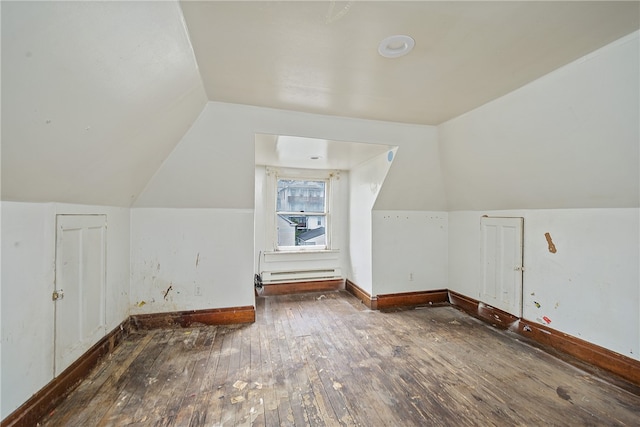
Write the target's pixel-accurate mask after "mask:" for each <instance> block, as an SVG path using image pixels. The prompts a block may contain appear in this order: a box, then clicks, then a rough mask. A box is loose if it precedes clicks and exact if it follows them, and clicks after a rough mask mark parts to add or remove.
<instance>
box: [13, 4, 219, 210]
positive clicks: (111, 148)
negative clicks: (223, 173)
mask: <svg viewBox="0 0 640 427" xmlns="http://www.w3.org/2000/svg"><path fill="white" fill-rule="evenodd" d="M1 7H2V198H3V200H17V201H38V202H47V201H56V202H72V203H84V204H100V205H114V206H130V205H131V202H132V201H133V200H134V199H135V198H136V197H137V195H138V193H139V192H140V191H142V189H143V188H144V186H145V185H146V183H147V182H148V180H149V179H150V177H151V176H152V175H153V173H154V172H155V171H156V170H157V168H158V167H159V165H160V164H161V163H162V161H163V160H164V159H165V158H166V157H167V155H168V154H169V153H170V152H171V150H172V149H173V147H174V146H175V145H176V144H177V142H178V141H179V140H180V138H181V137H182V136H183V134H184V133H185V132H186V130H187V129H188V128H189V126H190V125H191V124H192V123H193V121H194V120H195V118H196V117H197V115H198V114H199V113H200V112H201V111H202V108H203V106H204V105H205V103H206V95H205V92H204V89H203V87H202V81H201V79H200V75H199V73H198V69H197V64H196V61H195V57H194V55H193V51H192V49H191V45H190V43H189V39H188V36H187V32H186V30H185V28H184V23H183V20H182V12H181V10H180V7H179V5H178V3H176V2H6V1H3V2H2V6H1Z"/></svg>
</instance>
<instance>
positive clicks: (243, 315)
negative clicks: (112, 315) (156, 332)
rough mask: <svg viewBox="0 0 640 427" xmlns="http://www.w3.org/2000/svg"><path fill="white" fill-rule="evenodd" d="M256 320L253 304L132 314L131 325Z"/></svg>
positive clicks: (251, 321) (159, 325) (188, 324)
mask: <svg viewBox="0 0 640 427" xmlns="http://www.w3.org/2000/svg"><path fill="white" fill-rule="evenodd" d="M255 321H256V311H255V308H254V307H253V306H252V305H247V306H243V307H229V308H210V309H204V310H187V311H172V312H166V313H151V314H134V315H131V325H132V326H133V327H134V328H136V329H157V328H172V327H176V326H180V327H183V328H188V327H190V326H195V325H233V324H241V323H253V322H255Z"/></svg>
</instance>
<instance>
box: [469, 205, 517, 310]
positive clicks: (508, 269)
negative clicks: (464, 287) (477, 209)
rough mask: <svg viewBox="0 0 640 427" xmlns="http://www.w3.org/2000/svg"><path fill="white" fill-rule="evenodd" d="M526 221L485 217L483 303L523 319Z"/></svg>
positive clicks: (481, 291) (481, 296) (482, 221)
mask: <svg viewBox="0 0 640 427" xmlns="http://www.w3.org/2000/svg"><path fill="white" fill-rule="evenodd" d="M523 222H524V219H523V218H488V217H482V218H481V220H480V225H481V229H482V250H481V252H482V253H481V259H482V287H481V289H480V301H482V302H484V303H486V304H489V305H490V306H492V307H495V308H498V309H500V310H503V311H506V312H507V313H511V314H513V315H515V316H518V317H522V272H523V266H522V230H523Z"/></svg>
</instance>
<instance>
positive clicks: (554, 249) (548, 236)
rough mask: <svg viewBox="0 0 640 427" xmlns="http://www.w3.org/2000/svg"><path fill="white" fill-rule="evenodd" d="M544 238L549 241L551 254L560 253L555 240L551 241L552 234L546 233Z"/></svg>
mask: <svg viewBox="0 0 640 427" xmlns="http://www.w3.org/2000/svg"><path fill="white" fill-rule="evenodd" d="M544 237H545V238H546V239H547V244H548V245H549V252H551V253H552V254H555V253H556V252H558V250H557V249H556V245H554V244H553V240H551V234H549V233H544Z"/></svg>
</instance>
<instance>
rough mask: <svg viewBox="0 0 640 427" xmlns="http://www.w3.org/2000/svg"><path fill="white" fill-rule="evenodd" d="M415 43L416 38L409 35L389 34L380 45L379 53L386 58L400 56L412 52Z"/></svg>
mask: <svg viewBox="0 0 640 427" xmlns="http://www.w3.org/2000/svg"><path fill="white" fill-rule="evenodd" d="M415 44H416V42H415V40H413V39H412V38H411V37H409V36H404V35H396V36H389V37H387V38H386V39H384V40H382V41H381V42H380V44H379V45H378V53H379V54H380V55H382V56H384V57H385V58H399V57H401V56H404V55H406V54H407V53H409V52H411V49H413V46H414V45H415Z"/></svg>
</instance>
